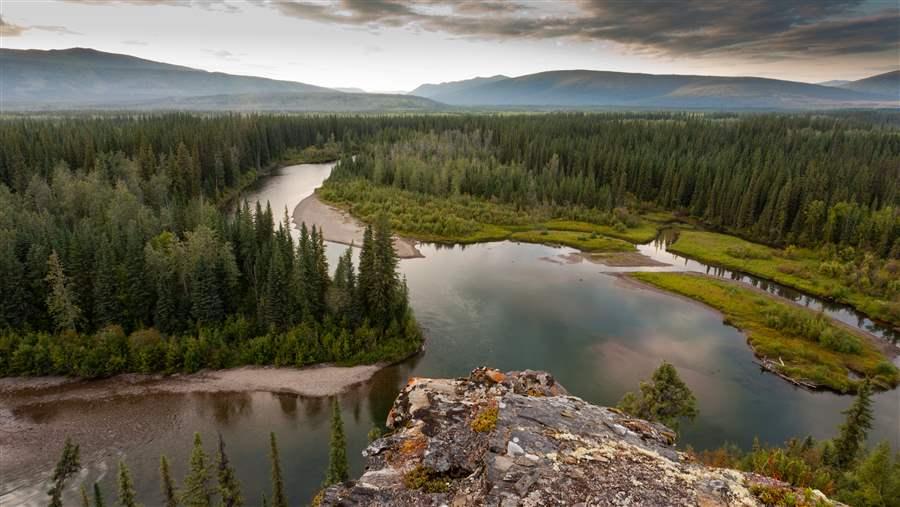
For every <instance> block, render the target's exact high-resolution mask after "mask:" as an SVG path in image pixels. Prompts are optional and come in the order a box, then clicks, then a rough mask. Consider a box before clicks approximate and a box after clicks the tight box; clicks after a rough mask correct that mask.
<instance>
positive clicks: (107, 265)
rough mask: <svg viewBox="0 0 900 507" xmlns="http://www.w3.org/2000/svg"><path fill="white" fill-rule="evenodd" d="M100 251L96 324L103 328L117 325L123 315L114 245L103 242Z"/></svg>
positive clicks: (95, 287)
mask: <svg viewBox="0 0 900 507" xmlns="http://www.w3.org/2000/svg"><path fill="white" fill-rule="evenodd" d="M99 250H100V251H99V252H98V253H97V264H96V268H95V270H96V273H97V275H96V279H95V281H94V324H95V325H96V326H97V327H103V326H105V325H108V324H115V323H116V322H117V321H118V319H119V318H120V316H121V315H122V308H121V305H120V304H119V296H118V293H117V292H118V288H117V286H118V281H117V278H118V275H117V274H116V262H115V257H114V256H113V253H112V245H110V244H109V242H108V241H103V242H101V244H100V249H99Z"/></svg>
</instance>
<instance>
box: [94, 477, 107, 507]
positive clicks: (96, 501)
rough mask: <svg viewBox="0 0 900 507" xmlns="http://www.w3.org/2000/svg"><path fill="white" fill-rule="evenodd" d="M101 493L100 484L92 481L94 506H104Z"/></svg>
mask: <svg viewBox="0 0 900 507" xmlns="http://www.w3.org/2000/svg"><path fill="white" fill-rule="evenodd" d="M104 505H105V503H104V502H103V493H101V492H100V485H99V484H97V483H96V482H95V483H94V507H104Z"/></svg>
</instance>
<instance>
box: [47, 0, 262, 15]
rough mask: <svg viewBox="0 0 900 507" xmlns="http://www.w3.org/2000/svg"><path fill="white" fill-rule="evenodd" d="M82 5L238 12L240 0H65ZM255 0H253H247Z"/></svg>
mask: <svg viewBox="0 0 900 507" xmlns="http://www.w3.org/2000/svg"><path fill="white" fill-rule="evenodd" d="M63 1H65V2H71V3H77V4H82V5H133V6H141V7H147V6H168V7H200V8H203V9H207V10H211V11H214V10H221V11H227V12H238V11H240V10H241V8H240V5H241V3H242V2H240V1H229V0H63ZM247 1H253V0H247Z"/></svg>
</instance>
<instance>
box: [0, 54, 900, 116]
mask: <svg viewBox="0 0 900 507" xmlns="http://www.w3.org/2000/svg"><path fill="white" fill-rule="evenodd" d="M0 106H2V107H0V109H2V110H4V111H16V110H20V111H21V110H61V109H107V110H108V109H126V110H128V109H132V110H198V111H200V110H203V111H219V110H233V111H348V112H349V111H388V112H389V111H435V110H448V109H457V110H458V109H468V108H482V109H484V108H486V109H490V108H498V109H504V108H513V109H515V108H522V109H528V108H534V107H541V108H572V109H579V108H582V109H583V108H603V107H617V108H666V109H694V108H699V109H728V110H738V109H827V108H836V107H900V71H894V72H888V73H885V74H880V75H878V76H872V77H870V78H866V79H861V80H859V81H850V82H846V81H829V82H826V83H821V84H809V83H799V82H794V81H782V80H777V79H765V78H757V77H717V76H686V75H654V74H632V73H623V72H605V71H592V70H560V71H549V72H540V73H537V74H529V75H525V76H519V77H508V76H503V75H496V76H491V77H479V78H474V79H467V80H463V81H454V82H449V83H440V84H424V85H421V86H419V87H418V88H416V89H415V90H413V91H412V92H410V93H409V94H406V95H403V94H383V93H364V92H362V91H361V89H359V88H341V89H330V88H323V87H320V86H314V85H310V84H305V83H298V82H293V81H279V80H274V79H267V78H261V77H254V76H237V75H232V74H224V73H221V72H207V71H203V70H198V69H193V68H190V67H182V66H178V65H171V64H167V63H161V62H154V61H151V60H144V59H141V58H137V57H133V56H129V55H121V54H114V53H104V52H101V51H96V50H93V49H84V48H73V49H64V50H50V51H43V50H18V49H0Z"/></svg>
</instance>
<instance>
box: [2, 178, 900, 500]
mask: <svg viewBox="0 0 900 507" xmlns="http://www.w3.org/2000/svg"><path fill="white" fill-rule="evenodd" d="M328 170H330V166H328V165H323V166H294V167H293V168H286V169H284V170H282V171H281V172H280V173H279V174H278V175H276V176H275V178H281V179H280V180H279V179H272V180H267V181H266V182H264V183H263V184H262V185H261V186H260V188H259V189H258V193H256V194H254V196H253V197H254V198H259V199H262V200H268V201H269V202H271V203H272V206H273V210H276V209H279V208H283V207H284V206H288V208H289V209H290V208H292V206H293V205H294V204H296V202H297V201H299V197H302V196H303V193H302V192H311V191H312V189H314V188H316V187H317V186H318V185H319V184H320V183H321V181H322V179H324V177H325V176H326V175H327V173H328ZM298 189H301V190H302V189H305V190H302V191H301V190H298ZM298 196H299V197H298ZM276 215H280V213H279V212H276ZM673 240H674V236H673V233H670V232H665V233H664V234H663V235H661V236H660V238H659V239H658V240H657V241H654V242H652V243H649V244H647V245H641V246H640V247H639V249H640V251H641V252H643V253H644V254H646V255H648V256H650V257H652V258H654V259H657V260H661V261H663V262H667V263H670V264H672V265H673V266H668V267H665V268H652V269H655V270H675V269H679V270H685V269H686V270H690V271H698V272H706V273H709V274H712V275H715V276H720V277H727V278H732V279H735V280H739V281H741V282H744V283H748V284H751V285H754V286H757V287H759V288H761V289H763V290H766V291H768V292H771V293H774V294H776V295H779V296H781V297H786V298H789V299H794V300H797V301H798V302H802V303H803V304H807V305H809V306H811V307H813V308H816V306H815V305H816V304H819V305H821V307H822V308H824V309H825V310H826V311H828V312H835V315H834V316H835V317H836V318H841V320H844V319H849V320H852V321H855V322H857V325H860V326H873V327H874V324H872V323H869V322H867V321H866V319H859V318H858V317H857V316H855V315H852V314H850V313H849V312H848V311H847V310H846V309H845V308H841V307H838V308H834V307H832V306H831V305H827V304H825V303H820V302H815V301H814V300H813V299H812V298H807V297H806V296H802V295H799V294H797V293H796V292H794V291H791V290H790V289H787V288H785V287H782V286H779V285H778V284H772V283H769V282H765V281H762V280H758V279H754V278H752V277H748V276H746V275H742V274H739V273H731V272H729V271H728V270H722V269H719V268H715V267H712V266H706V265H703V264H701V263H697V262H695V261H692V260H689V259H685V258H682V257H679V256H676V255H674V254H671V253H670V252H668V249H667V247H668V245H669V244H671V242H672V241H673ZM345 248H346V247H344V246H342V245H335V244H329V245H328V247H327V254H328V258H329V262H330V263H331V265H332V266H334V264H335V263H336V259H337V256H338V255H340V253H342V252H343V251H344V249H345ZM420 249H421V250H422V252H423V254H424V255H425V258H424V259H410V260H404V261H402V262H401V264H400V269H401V271H402V274H403V275H404V276H406V278H407V280H408V284H409V289H410V294H411V302H412V305H413V309H414V311H415V314H416V317H417V319H418V321H419V323H420V324H421V326H422V327H423V328H424V329H425V331H426V335H427V337H428V341H427V343H426V352H425V353H424V354H421V355H418V356H416V357H414V358H412V359H410V360H408V361H406V362H404V363H401V364H397V365H394V366H391V367H388V368H385V369H383V370H381V371H379V372H378V373H377V374H376V375H375V376H374V377H373V378H372V379H371V380H370V381H369V382H366V383H363V384H360V385H357V386H354V387H353V388H351V389H350V390H348V391H347V392H345V393H343V394H341V395H340V396H339V397H338V399H339V402H340V406H341V409H342V415H343V419H344V424H345V432H346V436H347V443H348V456H349V458H350V465H351V474H352V475H358V474H360V473H361V472H362V467H363V461H362V457H361V456H360V451H361V450H362V449H363V448H364V446H365V445H366V443H367V433H368V432H369V430H370V429H371V428H372V427H374V426H379V427H380V426H382V425H383V424H384V421H385V418H386V416H387V413H388V411H389V410H390V407H391V405H392V403H393V400H394V398H395V396H396V394H397V392H398V391H399V390H400V388H401V387H402V386H403V385H404V384H405V382H406V381H407V379H408V378H409V377H410V376H436V377H458V376H464V375H466V374H467V373H468V372H469V371H470V370H471V369H472V368H475V367H477V366H481V365H484V364H489V365H493V366H495V367H498V368H501V369H526V368H531V369H544V370H548V371H551V372H553V374H554V375H555V376H556V377H557V378H558V379H559V381H560V382H561V383H562V384H563V385H565V386H566V387H567V388H568V389H569V390H570V391H571V392H572V393H573V394H575V395H577V396H580V397H582V398H585V399H586V400H588V401H590V402H592V403H597V404H603V405H611V404H615V403H616V402H617V401H618V400H619V399H620V398H621V396H622V394H623V393H624V392H625V391H628V390H633V389H635V388H636V386H637V384H638V382H639V381H640V380H641V379H643V378H646V377H648V376H649V375H650V374H651V373H652V371H653V369H655V368H656V366H658V364H659V363H660V361H662V360H664V359H665V360H668V361H671V362H672V363H673V364H675V366H676V367H677V368H678V370H679V372H681V374H682V376H683V378H684V379H685V381H686V382H687V384H688V385H689V386H690V387H691V389H692V390H693V391H694V392H695V393H696V396H697V398H698V404H699V408H700V417H698V419H697V420H696V421H695V422H694V423H692V424H689V425H686V426H685V428H684V433H683V435H682V443H684V444H690V445H692V446H694V447H697V448H707V447H712V446H718V445H720V444H722V443H723V442H733V443H735V444H737V445H740V446H742V447H749V446H750V445H751V443H752V440H753V437H754V436H759V437H760V439H761V440H763V441H765V442H771V443H780V442H782V441H784V440H786V439H787V438H790V437H794V436H805V435H807V434H810V435H813V436H815V437H816V438H828V437H831V436H833V435H834V433H835V431H836V428H837V426H838V424H839V423H840V422H841V420H842V415H841V410H843V409H845V408H847V407H848V406H849V405H850V403H852V401H853V400H852V398H850V397H845V396H843V397H842V396H837V395H834V394H831V393H827V392H823V393H811V392H808V391H805V390H802V389H798V388H795V387H794V386H792V385H790V384H788V383H786V382H783V381H782V380H780V379H778V378H777V377H775V376H773V375H770V374H766V373H763V372H761V371H760V369H759V368H758V367H757V366H756V365H755V364H754V363H753V355H752V352H751V351H750V349H749V347H747V345H746V339H745V337H744V336H743V335H742V334H741V333H740V332H738V331H737V330H735V329H734V328H731V327H728V326H725V325H723V323H722V317H721V315H720V314H718V313H716V312H714V311H712V310H710V309H708V308H706V307H704V306H702V305H699V304H696V303H694V302H691V301H688V300H685V299H681V298H675V297H671V296H670V295H667V294H663V293H659V292H655V291H649V290H643V289H639V288H635V287H634V286H630V285H626V284H623V283H622V282H621V281H620V280H619V279H617V278H615V277H610V276H606V274H605V272H609V271H616V270H614V269H608V268H605V267H603V266H600V265H597V264H592V263H588V262H582V263H571V262H558V263H554V262H546V261H545V260H542V259H547V258H551V259H553V258H562V257H564V256H572V255H574V254H575V253H576V252H575V251H574V250H572V249H568V248H553V247H547V246H542V245H533V244H515V243H511V242H498V243H490V244H476V245H469V246H464V247H463V246H445V245H430V244H426V245H421V247H420ZM567 258H568V257H567ZM875 329H876V333H882V336H886V335H885V334H883V333H884V331H883V330H879V329H877V328H875ZM330 407H331V402H330V399H328V398H312V397H303V396H296V395H288V394H271V393H219V394H206V395H199V394H190V395H164V396H162V395H161V396H133V397H119V398H114V399H108V400H103V401H95V402H60V403H47V404H43V405H40V406H28V407H24V408H22V409H20V410H18V411H17V412H16V413H15V414H13V417H16V418H21V419H22V420H25V421H30V424H33V425H35V426H53V427H55V428H64V429H75V430H77V431H81V432H83V433H82V434H75V435H72V436H73V437H75V438H76V440H79V441H81V442H84V443H83V445H82V453H83V456H84V457H85V458H84V461H85V463H87V464H88V467H87V472H86V473H85V476H84V477H81V478H79V479H80V480H79V482H80V481H81V480H83V481H85V482H86V483H91V482H93V481H95V480H98V481H100V482H101V485H102V486H103V488H104V490H105V491H106V492H108V495H109V494H112V492H114V491H115V489H116V486H115V478H114V475H115V474H114V473H111V472H113V471H114V470H115V465H116V463H117V462H118V460H119V458H120V457H124V458H125V459H126V460H127V462H128V463H129V466H130V467H131V469H132V474H133V475H134V477H135V482H136V484H137V486H138V489H139V500H140V501H141V502H143V503H144V504H145V505H157V504H159V503H160V498H159V488H158V478H157V474H158V473H157V469H158V464H159V456H160V455H162V454H165V455H167V456H168V457H169V459H170V461H171V462H172V468H173V474H174V475H175V476H176V477H183V475H184V473H185V472H186V469H187V462H188V454H189V451H190V444H191V439H192V435H193V433H194V432H195V431H197V432H200V433H201V435H202V436H203V439H204V442H206V444H207V446H206V447H207V451H208V452H210V453H212V452H213V443H214V442H215V438H216V436H217V433H221V434H222V435H223V437H224V438H225V439H226V441H227V443H228V450H229V453H230V455H231V459H232V461H233V462H234V463H235V465H236V468H237V473H238V476H239V477H240V478H241V480H242V484H243V488H244V495H245V498H246V499H247V503H248V505H253V504H258V503H259V501H260V498H261V497H262V494H264V493H268V492H269V488H270V487H269V470H270V468H269V463H268V458H267V445H268V434H269V432H270V431H272V432H275V433H276V434H277V436H278V439H279V445H280V449H281V456H282V469H283V471H284V475H285V477H288V478H289V480H287V481H286V487H287V490H288V494H289V501H290V503H291V504H292V505H300V504H306V503H307V502H308V501H309V498H310V497H311V495H312V494H313V493H314V492H315V491H316V490H317V488H318V487H319V486H320V485H321V482H322V479H323V473H324V468H325V466H326V464H327V456H328V439H329V421H330V417H331V410H330ZM874 410H875V421H874V425H873V430H872V437H873V440H880V439H886V440H888V441H889V442H891V443H892V445H893V446H894V447H895V448H897V447H900V431H898V428H897V424H898V420H900V392H898V391H892V392H888V393H879V394H877V395H875V396H874ZM89 433H91V434H94V435H101V436H102V437H103V438H99V439H98V438H88V436H89V435H88V434H89ZM55 458H56V457H55V456H52V457H51V458H48V459H46V460H45V462H43V463H41V464H40V466H35V467H34V468H31V469H23V470H8V469H6V468H4V469H3V470H2V472H3V473H4V481H3V485H2V488H0V504H2V505H7V504H9V505H18V504H25V505H43V504H44V503H45V501H46V488H45V487H44V486H43V485H42V484H41V480H40V474H39V472H38V470H37V469H40V470H43V471H44V473H45V474H46V472H49V470H51V469H52V465H53V461H54V460H55ZM0 465H2V464H0ZM44 476H45V477H46V475H44ZM71 500H72V501H73V502H75V497H74V496H72V497H71Z"/></svg>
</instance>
